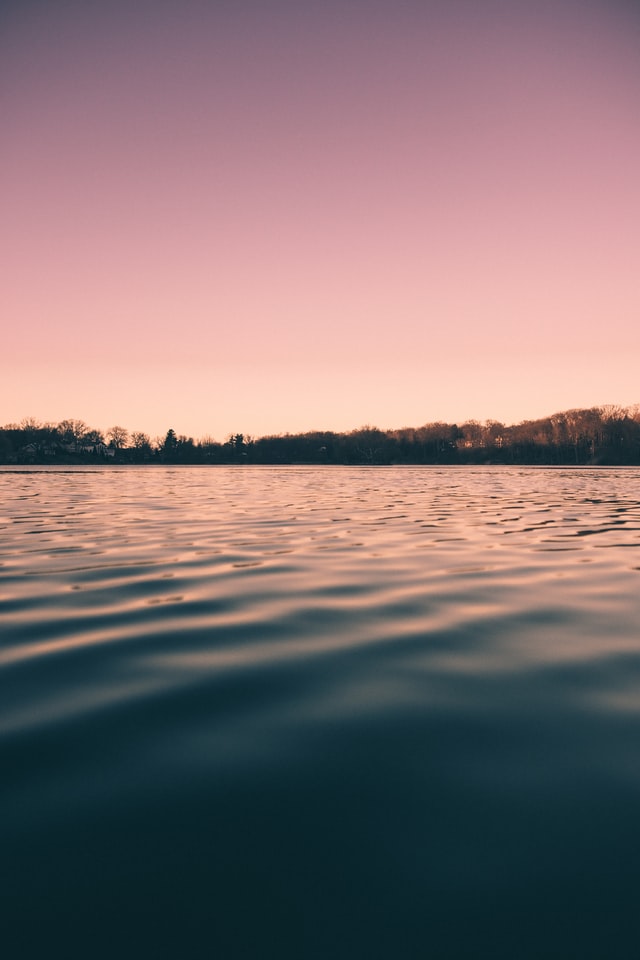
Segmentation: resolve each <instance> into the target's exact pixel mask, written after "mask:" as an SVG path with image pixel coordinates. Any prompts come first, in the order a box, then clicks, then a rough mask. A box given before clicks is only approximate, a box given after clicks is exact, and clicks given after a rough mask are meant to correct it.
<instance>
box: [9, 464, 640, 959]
mask: <svg viewBox="0 0 640 960" xmlns="http://www.w3.org/2000/svg"><path fill="white" fill-rule="evenodd" d="M639 491H640V470H638V469H633V468H627V469H613V468H611V469H596V468H594V469H587V468H583V469H534V468H515V467H514V468H504V467H496V468H487V467H483V468H480V469H475V468H472V467H466V468H463V469H459V468H442V469H440V468H341V467H333V468H316V467H314V468H306V467H285V468H272V467H262V468H253V467H247V468H233V467H230V468H155V467H148V468H140V469H138V468H115V467H110V468H106V469H100V468H95V469H90V468H84V469H82V468H68V469H61V468H49V469H42V468H20V469H18V468H9V469H3V470H1V471H0V623H1V629H2V634H1V641H0V763H1V771H2V781H1V789H2V793H1V800H0V834H1V839H0V842H1V847H2V860H3V869H2V880H1V884H2V889H1V891H0V893H1V895H2V901H1V902H2V905H3V908H2V909H3V910H4V913H5V921H4V922H5V927H6V930H7V931H8V933H7V936H9V934H12V935H14V936H19V937H20V938H21V946H20V950H19V951H18V952H16V953H15V954H14V955H15V956H16V957H25V956H29V957H30V956H41V955H42V954H43V951H45V950H47V949H49V950H50V952H51V950H52V945H54V946H56V945H57V946H58V947H59V946H60V945H64V951H66V952H63V953H62V954H61V955H65V956H76V955H77V956H97V955H104V956H138V957H147V956H148V957H165V956H166V957H183V956H185V957H186V956H189V957H190V956H198V957H200V956H202V957H221V958H226V957H249V958H253V957H256V958H257V957H260V958H262V957H267V958H270V957H274V958H276V957H300V958H306V957H309V958H349V960H350V958H377V957H380V958H382V957H407V958H409V957H411V958H412V957H429V958H432V957H433V958H462V957H469V958H471V957H484V956H486V957H496V958H498V957H505V958H506V957H509V958H520V957H522V958H538V957H540V958H542V957H558V958H560V957H562V958H570V957H576V958H584V957H621V958H622V957H625V958H626V957H629V956H631V955H633V954H634V952H635V950H636V949H637V947H636V943H637V937H638V934H640V929H638V928H639V927H640V924H638V921H637V920H636V914H637V907H636V902H637V896H638V893H639V891H640V866H639V864H640V859H639V856H640V825H639V823H638V816H639V815H638V812H637V811H638V802H639V800H640V634H639V628H638V624H639V621H640V616H639V615H640V599H639V598H640V496H639ZM54 952H55V951H54Z"/></svg>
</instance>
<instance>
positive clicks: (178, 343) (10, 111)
mask: <svg viewBox="0 0 640 960" xmlns="http://www.w3.org/2000/svg"><path fill="white" fill-rule="evenodd" d="M639 50H640V11H639V10H638V7H637V6H636V5H635V4H633V3H631V2H629V0H626V2H625V0H606V2H604V0H602V2H600V0H592V2H591V0H580V2H573V0H554V2H546V0H536V2H532V3H528V2H518V0H486V2H485V0H448V2H446V0H432V2H430V0H423V2H417V0H413V2H411V0H395V2H391V0H389V2H385V0H380V2H377V0H367V2H364V0H362V2H359V0H351V2H348V0H324V2H304V3H303V2H300V3H293V2H289V3H287V2H277V0H276V2H269V0H262V2H261V3H258V2H245V0H234V2H232V0H219V2H205V0H200V2H196V0H179V2H178V0H175V2H171V0H156V2H146V3H145V2H142V3H140V2H135V0H130V2H104V3H100V2H89V0H83V2H65V0H59V2H58V0H55V2H53V0H49V2H33V0H20V2H17V0H16V2H14V3H7V2H5V3H4V4H3V5H2V10H1V12H0V117H1V121H2V122H1V130H2V134H1V137H2V143H1V149H0V210H1V218H0V263H1V264H2V273H1V281H0V316H1V320H2V351H1V358H2V359H1V362H0V423H8V422H11V421H18V420H20V419H22V418H23V417H25V416H35V417H37V418H39V419H41V420H51V421H54V422H57V421H58V420H61V419H63V418H66V417H76V418H82V419H84V420H86V421H87V422H88V423H90V424H91V425H92V426H96V427H101V428H103V429H105V428H107V427H109V426H110V425H112V424H113V423H122V424H124V425H126V426H127V427H129V428H131V429H140V430H145V431H146V432H148V433H150V434H151V435H152V436H153V435H156V434H164V433H165V432H166V430H167V428H168V427H169V426H172V427H173V428H174V429H175V430H176V431H177V432H178V433H185V434H189V435H192V436H195V437H199V436H203V435H205V434H208V435H212V436H214V437H215V438H216V439H224V438H225V437H226V435H227V434H228V433H230V432H232V431H233V432H236V431H242V432H244V433H249V434H253V435H264V434H267V433H278V432H285V431H292V432H294V431H300V430H306V429H313V428H318V429H323V428H324V429H335V430H348V429H352V428H355V427H358V426H361V425H362V424H365V423H372V424H376V425H377V426H379V427H381V428H389V427H400V426H405V425H411V426H418V425H420V424H423V423H425V422H428V421H434V420H438V419H441V420H446V421H449V422H454V421H458V422H462V421H463V420H465V419H470V418H477V419H480V420H484V419H486V418H495V419H499V420H503V421H505V422H507V423H511V422H516V421H519V420H522V419H525V418H534V417H537V416H543V415H545V414H549V413H552V412H555V411H558V410H563V409H567V408H571V407H583V406H592V405H597V404H603V403H621V404H625V405H626V404H632V403H636V402H638V401H640V378H639V376H638V368H639V361H640V56H639V55H638V51H639Z"/></svg>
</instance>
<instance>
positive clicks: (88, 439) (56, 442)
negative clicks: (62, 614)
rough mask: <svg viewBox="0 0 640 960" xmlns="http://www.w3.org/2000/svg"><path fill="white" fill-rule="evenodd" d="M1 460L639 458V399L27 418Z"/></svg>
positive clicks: (5, 431) (1, 448) (8, 438)
mask: <svg viewBox="0 0 640 960" xmlns="http://www.w3.org/2000/svg"><path fill="white" fill-rule="evenodd" d="M0 463H4V464H29V463H32V464H47V463H85V464H90V463H118V464H127V463H130V464H145V463H149V464H152V463H160V464H162V463H176V464H178V463H185V464H233V463H236V464H240V463H251V464H287V463H310V464H482V463H496V464H539V465H545V464H548V465H569V464H573V465H576V464H594V465H597V464H603V465H607V464H630V465H634V464H636V465H638V464H640V405H638V406H635V407H618V406H604V407H591V408H589V409H580V410H565V411H563V412H561V413H554V414H552V415H551V416H549V417H543V418H541V419H538V420H524V421H522V422H520V423H517V424H512V425H505V424H503V423H500V422H499V421H497V420H486V421H484V422H480V421H477V420H468V421H466V422H465V423H462V424H456V423H453V424H451V423H442V422H436V423H427V424H424V426H421V427H403V428H401V429H397V430H380V429H378V428H377V427H373V426H368V425H367V426H364V427H360V428H359V429H357V430H351V431H350V432H348V433H335V432H332V431H310V432H307V433H295V434H292V433H285V434H277V435H273V436H264V437H258V438H254V437H251V436H248V435H245V434H243V433H235V434H230V435H229V436H228V437H227V438H226V440H224V441H216V440H214V439H213V438H212V437H203V438H201V439H198V440H194V439H193V437H187V436H184V435H183V434H176V432H175V430H173V429H172V428H170V429H169V430H167V432H166V434H165V435H164V436H161V437H155V438H151V437H150V436H149V435H148V434H146V433H144V432H143V431H135V430H134V431H129V430H128V429H127V428H125V427H122V426H118V425H116V426H113V427H110V428H109V429H108V430H107V431H105V432H103V431H101V430H97V429H95V428H94V427H90V426H88V424H86V423H85V422H84V421H83V420H62V421H61V422H60V423H57V424H53V423H41V422H39V421H38V420H35V419H34V418H32V417H29V418H26V419H24V420H22V421H21V422H20V423H19V424H7V425H6V426H4V427H0Z"/></svg>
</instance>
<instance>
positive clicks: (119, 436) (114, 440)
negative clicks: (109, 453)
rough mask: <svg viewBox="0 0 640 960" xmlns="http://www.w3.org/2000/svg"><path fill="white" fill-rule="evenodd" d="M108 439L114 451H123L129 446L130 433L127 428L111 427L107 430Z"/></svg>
mask: <svg viewBox="0 0 640 960" xmlns="http://www.w3.org/2000/svg"><path fill="white" fill-rule="evenodd" d="M107 439H108V440H109V446H110V447H112V448H113V449H114V450H121V449H122V448H123V447H126V445H127V440H128V439H129V431H128V430H127V429H126V428H125V427H118V426H115V427H109V429H108V430H107Z"/></svg>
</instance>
